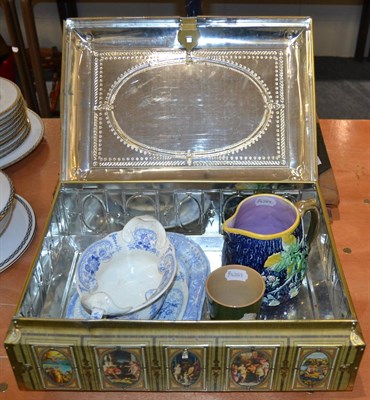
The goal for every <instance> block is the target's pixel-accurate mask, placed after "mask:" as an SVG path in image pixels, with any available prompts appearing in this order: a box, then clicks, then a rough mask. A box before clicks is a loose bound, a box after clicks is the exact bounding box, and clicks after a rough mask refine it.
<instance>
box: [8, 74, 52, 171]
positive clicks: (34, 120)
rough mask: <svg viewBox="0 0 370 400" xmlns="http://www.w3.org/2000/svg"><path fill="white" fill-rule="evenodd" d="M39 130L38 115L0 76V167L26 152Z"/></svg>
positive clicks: (32, 146)
mask: <svg viewBox="0 0 370 400" xmlns="http://www.w3.org/2000/svg"><path fill="white" fill-rule="evenodd" d="M43 133H44V129H43V124H42V121H41V119H40V117H39V116H38V115H37V114H35V113H34V112H33V111H31V110H29V109H28V108H27V106H26V103H25V101H24V99H23V96H22V93H21V91H20V90H19V87H18V86H17V85H16V84H15V83H13V82H12V81H9V80H8V79H5V78H0V168H5V167H8V166H9V165H11V164H14V163H15V162H17V161H19V160H20V159H22V158H24V157H25V156H26V155H27V154H29V153H30V152H31V151H32V150H33V149H35V148H36V146H37V145H38V144H39V143H40V141H41V139H42V137H43Z"/></svg>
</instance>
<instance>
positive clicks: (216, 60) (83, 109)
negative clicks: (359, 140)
mask: <svg viewBox="0 0 370 400" xmlns="http://www.w3.org/2000/svg"><path fill="white" fill-rule="evenodd" d="M63 57H64V63H63V87H62V89H63V90H62V92H63V93H62V95H63V98H62V103H61V104H62V110H61V111H62V120H63V122H62V130H63V135H64V139H63V140H64V143H63V166H62V167H63V169H62V180H79V181H86V180H88V181H91V180H102V181H117V180H184V179H185V180H205V179H206V180H232V181H237V180H248V181H286V180H287V181H292V180H294V181H314V180H315V179H316V142H315V103H314V83H313V81H314V79H313V47H312V27H311V19H310V18H283V19H280V18H278V19H276V18H263V19H262V18H220V17H217V18H216V17H215V18H213V17H212V18H211V17H198V18H189V19H188V18H185V19H181V18H127V19H125V18H119V19H101V18H99V19H71V20H67V21H66V24H65V32H64V49H63Z"/></svg>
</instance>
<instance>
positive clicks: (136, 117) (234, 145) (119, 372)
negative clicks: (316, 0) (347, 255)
mask: <svg viewBox="0 0 370 400" xmlns="http://www.w3.org/2000/svg"><path fill="white" fill-rule="evenodd" d="M63 60H64V61H63V88H62V89H63V90H62V92H63V99H62V131H63V144H62V148H63V157H62V170H61V179H60V183H59V186H58V190H57V193H56V195H55V198H54V201H53V205H52V208H51V211H50V214H49V219H48V223H47V224H46V227H45V231H44V239H43V241H42V242H41V243H40V246H39V251H38V254H37V255H36V257H35V260H34V263H33V265H32V268H31V269H30V273H29V276H28V280H27V282H26V284H25V287H24V291H23V293H22V296H21V299H20V302H19V306H18V308H17V311H16V315H15V316H14V318H13V322H12V325H11V326H10V327H9V332H8V335H7V338H6V344H5V347H6V349H7V352H8V356H9V359H10V362H11V363H12V366H13V369H14V373H15V375H16V378H17V381H18V383H19V386H20V387H21V388H22V389H26V390H58V389H60V390H87V391H90V390H94V391H108V390H109V391H119V390H142V391H145V390H148V391H149V390H151V391H158V390H169V391H183V390H192V391H243V390H253V391H270V390H274V391H307V390H309V391H315V390H350V389H351V388H352V387H353V383H354V380H355V377H356V372H357V370H358V367H359V363H360V359H361V356H362V354H363V351H364V347H365V344H364V341H363V338H362V336H361V331H360V327H359V324H358V321H357V317H356V313H355V310H354V309H353V306H352V303H351V299H350V294H349V293H348V289H347V286H346V282H345V280H344V276H343V273H342V270H341V266H340V265H339V262H338V257H337V254H336V251H335V247H334V243H333V239H332V235H331V231H330V226H329V224H328V218H327V213H326V210H325V203H324V201H323V198H322V196H321V194H320V188H319V187H318V186H317V169H316V165H317V159H316V142H315V102H314V71H313V45H312V25H311V20H310V19H309V18H286V19H285V18H283V19H280V18H279V19H272V18H271V19H270V18H264V19H261V18H259V19H253V18H220V17H218V18H208V17H199V18H196V19H192V18H189V19H187V18H185V19H179V18H156V19H146V18H140V19H136V18H135V19H85V20H84V19H76V20H68V21H67V22H66V24H65V34H64V49H63ZM256 192H269V193H278V194H281V195H283V196H286V197H288V198H289V199H291V200H292V201H297V200H300V199H307V198H315V199H316V200H317V202H318V204H319V209H320V214H321V217H322V218H321V224H320V227H319V234H318V236H317V239H316V240H315V241H314V243H313V244H312V246H311V250H310V254H309V259H308V273H307V278H306V280H305V282H304V285H303V288H302V290H301V291H300V293H299V294H298V295H297V296H296V297H294V298H292V299H291V300H290V301H288V302H286V303H283V304H281V305H280V306H278V307H269V308H264V309H263V310H262V313H261V316H260V318H259V319H258V320H243V321H211V320H209V319H208V317H207V309H206V307H204V306H203V305H204V303H203V300H204V287H203V285H204V279H205V276H206V275H207V274H208V272H209V269H215V268H217V267H218V266H220V264H221V248H222V243H223V235H222V223H223V221H224V220H225V218H226V217H228V216H229V215H230V214H231V213H232V212H233V210H234V209H235V207H236V205H237V204H238V203H239V202H240V201H241V199H243V198H245V197H247V196H249V195H251V194H253V193H256ZM142 213H146V214H147V213H149V214H152V215H154V216H156V217H157V218H158V219H159V220H160V221H161V222H162V223H163V225H164V226H165V227H166V229H167V230H168V232H169V233H170V234H171V235H172V237H173V238H175V239H174V240H175V246H176V251H177V252H179V253H181V254H182V256H183V257H184V258H185V261H186V262H187V263H188V266H189V271H190V277H191V278H190V283H189V293H190V297H189V301H188V303H187V304H186V307H190V312H189V313H187V314H184V317H183V318H182V319H181V320H176V321H172V320H167V319H166V318H161V319H156V320H151V321H125V320H116V319H104V320H99V321H96V320H90V319H88V318H86V316H85V315H83V312H81V313H80V314H78V315H77V317H76V315H75V314H73V312H74V311H75V308H74V307H75V306H76V301H77V300H76V282H75V280H76V277H75V272H76V265H77V262H78V260H79V257H80V255H81V253H82V252H83V251H84V249H86V247H87V246H88V245H89V244H91V243H93V242H94V241H96V240H98V239H100V238H102V237H103V236H105V235H106V234H107V233H109V232H112V231H117V230H120V229H122V227H123V226H124V225H125V223H126V222H127V221H128V220H129V219H130V218H132V217H133V216H134V215H139V214H142ZM307 222H308V221H305V223H306V225H307ZM176 240H177V241H176ZM199 249H202V250H199ZM204 255H205V258H204ZM202 257H203V258H202ZM192 285H194V287H191V286H192ZM186 309H188V308H186ZM71 310H72V316H71V315H70V312H71ZM252 360H258V366H259V372H258V373H257V372H254V373H245V375H246V376H245V377H244V378H246V377H248V379H243V380H240V379H237V376H236V375H237V374H236V373H235V368H243V367H244V369H246V367H247V366H248V364H249V363H251V361H252Z"/></svg>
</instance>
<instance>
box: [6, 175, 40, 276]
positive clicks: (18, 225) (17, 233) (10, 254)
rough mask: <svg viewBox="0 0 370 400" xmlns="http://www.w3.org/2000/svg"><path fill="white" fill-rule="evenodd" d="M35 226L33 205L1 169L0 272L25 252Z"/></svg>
mask: <svg viewBox="0 0 370 400" xmlns="http://www.w3.org/2000/svg"><path fill="white" fill-rule="evenodd" d="M35 227H36V221H35V214H34V212H33V210H32V207H31V206H30V205H29V204H28V203H27V201H26V200H25V199H23V198H22V197H21V196H19V195H17V194H16V193H15V190H14V187H13V183H12V181H11V180H10V178H9V177H8V176H7V175H6V174H5V173H4V172H3V171H1V170H0V272H2V271H4V270H5V269H6V268H8V267H10V266H11V265H12V264H13V263H14V262H15V261H16V260H17V259H18V258H19V257H20V256H21V255H22V254H23V253H24V251H25V250H26V249H27V247H28V246H29V244H30V243H31V241H32V238H33V235H34V232H35Z"/></svg>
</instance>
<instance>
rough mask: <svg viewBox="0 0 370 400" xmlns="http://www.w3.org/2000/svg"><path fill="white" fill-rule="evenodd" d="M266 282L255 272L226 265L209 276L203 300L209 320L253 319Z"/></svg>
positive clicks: (239, 266)
mask: <svg viewBox="0 0 370 400" xmlns="http://www.w3.org/2000/svg"><path fill="white" fill-rule="evenodd" d="M264 293H265V281H264V279H263V278H262V276H261V275H260V274H259V273H258V272H257V271H256V270H254V269H252V268H249V267H246V266H243V265H225V266H223V267H220V268H217V269H216V270H214V271H213V272H211V273H210V274H209V275H208V278H207V281H206V297H207V304H208V311H209V315H210V317H211V319H217V320H239V319H256V318H257V317H258V315H259V311H260V306H261V303H262V297H263V294H264Z"/></svg>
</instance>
